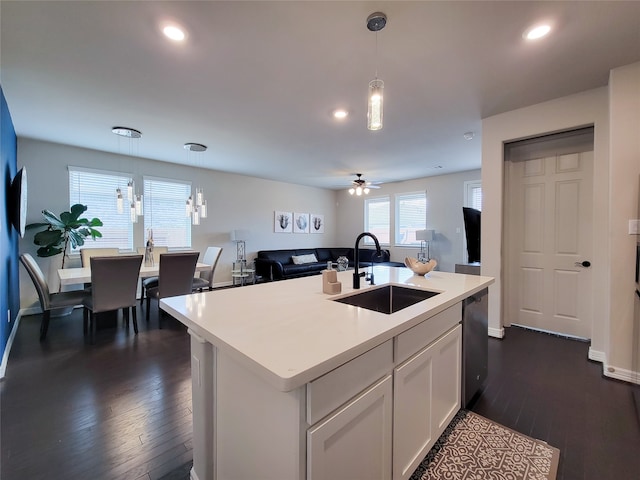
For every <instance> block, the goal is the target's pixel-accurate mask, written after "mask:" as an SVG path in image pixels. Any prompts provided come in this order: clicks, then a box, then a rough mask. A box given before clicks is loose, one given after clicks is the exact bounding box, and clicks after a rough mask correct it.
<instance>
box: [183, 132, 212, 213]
mask: <svg viewBox="0 0 640 480" xmlns="http://www.w3.org/2000/svg"><path fill="white" fill-rule="evenodd" d="M184 149H185V150H186V151H187V152H189V153H187V155H190V152H197V153H202V152H206V151H207V146H206V145H202V144H201V143H185V144H184ZM188 163H189V164H191V161H188ZM196 163H197V162H196ZM196 166H198V165H196ZM185 213H186V215H187V216H191V223H192V224H193V225H200V219H201V218H207V201H206V200H205V198H204V190H203V188H202V187H196V189H195V195H194V194H192V195H189V198H188V199H187V203H186V208H185Z"/></svg>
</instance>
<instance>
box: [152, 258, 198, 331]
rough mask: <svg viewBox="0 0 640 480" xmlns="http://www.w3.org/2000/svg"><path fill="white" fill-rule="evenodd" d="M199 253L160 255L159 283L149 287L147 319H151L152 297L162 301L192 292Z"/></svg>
mask: <svg viewBox="0 0 640 480" xmlns="http://www.w3.org/2000/svg"><path fill="white" fill-rule="evenodd" d="M198 255H199V254H198V252H179V253H163V254H161V255H160V265H159V271H158V284H157V285H156V286H153V287H150V288H148V289H147V312H146V319H147V321H149V310H150V307H151V298H155V299H157V300H158V301H160V299H161V298H166V297H173V296H176V295H187V294H189V293H191V291H192V289H193V277H194V274H195V272H196V263H198ZM158 325H160V315H158Z"/></svg>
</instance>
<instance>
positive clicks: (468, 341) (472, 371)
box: [462, 288, 489, 407]
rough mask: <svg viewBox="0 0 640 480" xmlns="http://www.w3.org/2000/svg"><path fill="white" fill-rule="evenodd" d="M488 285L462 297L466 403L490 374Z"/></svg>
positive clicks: (464, 396)
mask: <svg viewBox="0 0 640 480" xmlns="http://www.w3.org/2000/svg"><path fill="white" fill-rule="evenodd" d="M488 293H489V291H488V289H486V288H485V289H483V290H480V291H479V292H478V293H475V294H474V295H471V296H470V297H467V298H465V299H464V300H463V301H462V406H463V407H466V406H468V405H469V403H470V402H471V400H472V399H473V397H474V395H476V393H478V392H479V391H480V389H481V388H482V384H483V383H484V381H485V380H486V378H487V369H488V356H489V329H488V321H487V313H488V308H487V302H488V298H489V295H488Z"/></svg>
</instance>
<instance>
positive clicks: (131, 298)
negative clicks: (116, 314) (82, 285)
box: [82, 255, 143, 341]
mask: <svg viewBox="0 0 640 480" xmlns="http://www.w3.org/2000/svg"><path fill="white" fill-rule="evenodd" d="M142 258H143V256H142V255H122V256H117V257H91V259H90V262H91V295H87V297H86V298H85V299H84V300H83V302H82V305H83V306H84V308H85V309H84V312H83V313H84V323H85V330H86V324H87V320H88V319H89V314H90V322H89V323H90V325H91V340H92V341H93V339H94V338H95V331H96V323H97V322H96V314H98V313H101V312H111V311H114V310H120V309H122V319H123V322H125V323H126V324H127V325H128V324H129V311H130V310H131V316H132V320H133V330H134V332H135V333H136V334H137V333H138V318H137V313H136V293H137V289H138V275H139V274H140V266H141V265H142ZM132 307H133V308H132ZM85 333H86V331H85Z"/></svg>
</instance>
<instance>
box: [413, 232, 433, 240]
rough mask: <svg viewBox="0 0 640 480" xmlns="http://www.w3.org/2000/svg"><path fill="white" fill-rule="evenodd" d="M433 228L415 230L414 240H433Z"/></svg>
mask: <svg viewBox="0 0 640 480" xmlns="http://www.w3.org/2000/svg"><path fill="white" fill-rule="evenodd" d="M434 233H435V231H434V230H416V240H420V241H424V242H430V241H432V240H433V235H434Z"/></svg>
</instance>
